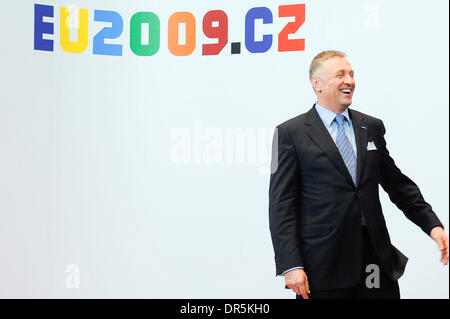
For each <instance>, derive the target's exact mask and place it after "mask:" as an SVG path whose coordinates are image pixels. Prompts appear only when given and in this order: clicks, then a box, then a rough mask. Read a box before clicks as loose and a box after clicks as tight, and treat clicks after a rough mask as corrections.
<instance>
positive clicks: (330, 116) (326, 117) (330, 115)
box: [315, 102, 351, 127]
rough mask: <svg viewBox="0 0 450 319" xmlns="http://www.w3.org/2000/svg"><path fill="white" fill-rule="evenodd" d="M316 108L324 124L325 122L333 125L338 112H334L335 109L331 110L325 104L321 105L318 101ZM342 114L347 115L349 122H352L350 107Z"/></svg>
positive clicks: (327, 124)
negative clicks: (349, 112)
mask: <svg viewBox="0 0 450 319" xmlns="http://www.w3.org/2000/svg"><path fill="white" fill-rule="evenodd" d="M315 108H316V111H317V113H319V116H320V119H321V120H322V122H323V124H325V125H326V126H328V127H329V126H331V124H333V120H334V118H335V117H336V115H337V114H336V113H334V112H333V111H330V110H329V109H327V108H324V107H323V106H321V105H320V104H319V102H316V104H315ZM341 114H342V115H344V116H345V118H346V119H347V121H348V123H351V120H350V115H349V114H348V109H345V111H344V112H342V113H341Z"/></svg>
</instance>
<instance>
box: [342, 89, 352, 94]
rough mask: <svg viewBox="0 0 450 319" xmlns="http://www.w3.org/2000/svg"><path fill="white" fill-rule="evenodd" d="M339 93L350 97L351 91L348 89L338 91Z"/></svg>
mask: <svg viewBox="0 0 450 319" xmlns="http://www.w3.org/2000/svg"><path fill="white" fill-rule="evenodd" d="M340 92H341V93H343V94H345V95H351V94H352V90H349V89H345V90H340Z"/></svg>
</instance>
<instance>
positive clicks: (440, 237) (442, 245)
mask: <svg viewBox="0 0 450 319" xmlns="http://www.w3.org/2000/svg"><path fill="white" fill-rule="evenodd" d="M430 237H431V238H433V240H434V241H435V242H436V243H437V244H438V247H439V250H440V251H441V253H442V256H441V261H442V262H443V263H444V265H447V263H448V236H447V234H446V233H445V231H444V229H443V228H442V227H440V226H437V227H434V228H433V229H432V230H431V232H430Z"/></svg>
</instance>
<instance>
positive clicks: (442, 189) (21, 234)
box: [0, 0, 449, 298]
mask: <svg viewBox="0 0 450 319" xmlns="http://www.w3.org/2000/svg"><path fill="white" fill-rule="evenodd" d="M35 3H36V2H34V1H14V2H13V1H8V2H6V3H3V4H2V9H1V10H0V27H1V28H0V30H1V44H0V48H1V51H0V52H1V60H0V64H1V77H0V88H1V89H0V92H1V100H0V101H1V102H0V297H3V298H293V297H294V295H293V293H292V292H290V291H289V290H285V289H284V282H283V279H282V278H281V277H275V275H274V274H275V265H274V262H273V248H272V244H271V240H270V233H269V227H268V211H267V208H268V183H269V175H268V174H267V171H266V169H267V165H268V160H269V157H270V144H271V138H272V132H273V129H274V127H275V126H276V125H277V124H279V123H281V122H283V121H285V120H287V119H289V118H291V117H294V116H296V115H298V114H300V113H303V112H305V111H307V110H308V109H309V108H310V107H311V106H312V104H313V103H314V101H315V97H314V93H313V91H312V89H311V87H310V85H309V81H308V67H309V63H310V61H311V59H312V58H313V57H314V55H315V54H317V53H318V52H320V51H322V50H325V49H338V50H342V51H344V52H346V53H348V55H349V57H348V58H349V60H350V62H351V63H352V66H353V68H354V69H355V72H356V73H355V74H356V75H355V78H356V84H357V89H356V93H355V96H354V103H353V105H352V107H353V108H355V109H357V110H359V111H362V112H364V113H368V114H371V115H373V116H375V117H378V118H381V119H383V121H384V123H385V126H386V129H387V134H386V139H387V142H388V147H389V149H390V151H391V154H392V156H393V158H394V159H395V160H396V163H397V164H398V166H399V167H400V168H401V169H402V171H403V172H404V173H406V174H407V175H408V176H409V177H411V178H412V179H413V180H414V181H415V182H416V183H417V184H418V185H419V187H420V188H421V190H422V193H423V195H424V197H425V199H426V200H427V201H428V202H429V203H430V204H431V205H432V206H433V208H434V210H435V211H436V213H437V214H438V216H439V217H440V219H441V220H442V222H443V223H444V225H445V227H446V228H447V227H448V212H449V205H448V203H449V201H448V191H449V189H448V188H449V182H448V176H449V174H448V173H449V172H448V167H449V152H448V150H449V149H448V137H449V125H448V110H449V99H448V85H449V83H448V79H449V77H448V69H449V65H448V64H449V62H448V61H449V56H448V21H449V18H448V1H446V0H433V1H429V2H427V3H424V2H422V1H375V0H374V1H363V0H354V1H350V0H347V1H331V0H330V1H311V0H307V1H272V0H270V1H269V0H267V1H233V2H232V1H217V0H208V1H206V0H198V1H190V2H187V1H181V0H173V1H170V2H167V1H156V0H153V1H152V0H148V1H144V0H142V1H138V0H132V1H106V0H103V1H100V0H98V1H86V0H80V1H74V2H62V1H46V0H42V1H41V2H37V3H40V4H44V5H54V7H55V8H54V12H55V16H54V18H45V19H46V20H45V21H47V22H52V23H54V35H45V36H44V38H45V39H53V40H54V51H51V52H49V51H40V50H34V46H33V43H34V42H33V41H34V40H33V39H34V38H33V37H34V4H35ZM300 3H306V21H305V23H304V24H303V25H302V26H301V28H300V29H299V30H298V32H297V33H296V35H294V36H293V37H294V38H305V41H306V42H305V43H306V50H305V51H297V52H278V50H277V34H278V32H279V31H280V30H281V29H282V28H283V27H284V25H286V23H287V21H291V20H289V19H290V18H279V17H278V6H279V5H280V4H300ZM69 5H72V6H78V7H80V8H84V9H88V15H89V32H88V34H89V43H88V47H87V49H86V50H85V51H84V52H82V53H67V52H64V51H63V50H62V48H61V45H60V41H59V32H60V31H59V30H60V29H59V27H60V22H59V7H60V6H69ZM253 7H267V8H269V9H270V10H271V11H272V13H273V18H274V23H273V24H266V25H263V24H262V23H260V21H259V22H258V21H257V23H256V27H255V28H256V40H261V39H262V35H263V34H273V35H274V36H273V45H272V48H271V49H270V50H268V51H267V52H265V53H250V52H249V51H248V50H247V49H246V47H245V45H244V28H245V25H244V21H245V15H246V13H247V11H248V10H249V9H251V8H253ZM100 9H101V10H112V11H116V12H118V13H119V14H120V15H121V17H122V18H123V23H124V25H123V33H122V34H121V36H120V37H118V38H117V39H114V40H110V43H116V44H122V45H123V50H122V56H106V55H94V54H93V53H92V51H93V48H92V43H93V36H94V35H95V34H97V32H98V31H99V30H101V29H102V28H103V27H104V26H105V24H104V23H103V24H102V23H101V22H95V21H94V10H100ZM218 9H220V10H223V11H225V12H226V14H227V16H228V21H229V42H230V43H231V42H239V41H241V54H231V44H230V43H228V44H227V45H226V46H225V48H224V49H223V51H222V52H221V53H220V54H219V55H216V56H202V50H201V44H203V43H212V42H213V41H214V40H210V39H207V38H206V37H205V36H204V35H203V33H202V18H203V16H204V14H205V13H206V12H207V11H210V10H218ZM140 11H151V12H154V13H155V14H156V15H158V17H159V19H160V23H161V40H160V43H161V46H160V49H159V51H158V53H156V54H155V55H154V56H148V57H142V56H137V55H135V54H134V53H133V52H132V51H131V50H130V44H129V43H130V36H129V34H130V18H131V16H132V15H133V14H134V13H136V12H140ZM178 11H189V12H191V13H192V14H193V15H194V16H195V18H196V26H197V44H196V48H195V51H194V52H193V53H192V54H191V55H189V56H174V55H173V54H171V53H170V52H169V50H168V45H167V39H168V32H167V28H168V18H169V16H170V15H171V14H172V13H174V12H178ZM382 204H383V208H384V214H385V217H386V221H387V224H388V229H389V231H390V234H391V239H392V242H393V243H394V245H395V246H396V247H397V248H399V249H400V250H401V251H402V252H404V253H405V254H406V255H407V256H408V257H409V258H410V261H409V263H408V266H407V269H406V272H405V275H404V276H403V277H402V278H401V279H400V289H401V294H402V297H403V298H448V297H449V284H448V282H449V280H448V267H444V266H443V265H442V264H441V263H440V262H439V259H440V253H439V251H438V249H437V247H436V245H435V243H434V242H433V241H432V240H431V239H430V238H428V237H427V236H426V235H425V234H424V233H423V232H422V231H421V230H420V229H419V228H418V227H417V226H415V225H414V224H412V223H411V222H409V221H408V220H407V219H406V218H405V217H404V216H403V214H402V213H401V212H400V211H399V210H398V209H397V208H396V207H395V206H394V205H393V204H392V203H390V201H389V198H388V197H387V195H385V194H384V193H383V195H382Z"/></svg>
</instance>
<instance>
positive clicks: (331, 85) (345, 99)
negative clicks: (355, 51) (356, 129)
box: [313, 56, 355, 109]
mask: <svg viewBox="0 0 450 319" xmlns="http://www.w3.org/2000/svg"><path fill="white" fill-rule="evenodd" d="M353 75H354V71H353V69H352V66H351V65H350V63H349V62H348V61H347V59H345V58H342V57H339V56H335V57H333V58H331V59H328V60H326V61H324V62H323V63H322V66H321V67H320V69H319V70H317V76H316V78H317V79H316V80H315V81H317V82H316V83H313V86H315V87H316V92H317V96H318V98H319V103H320V104H324V106H329V107H336V108H344V109H345V108H347V107H349V106H350V104H352V97H353V92H354V91H355V80H354V78H353Z"/></svg>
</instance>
